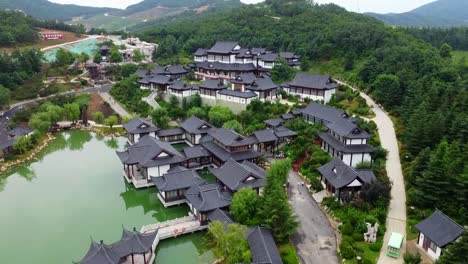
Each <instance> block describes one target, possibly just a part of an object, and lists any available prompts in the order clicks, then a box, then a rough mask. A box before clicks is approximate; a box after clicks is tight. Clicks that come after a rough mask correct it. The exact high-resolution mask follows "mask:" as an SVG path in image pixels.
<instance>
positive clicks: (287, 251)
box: [279, 244, 299, 264]
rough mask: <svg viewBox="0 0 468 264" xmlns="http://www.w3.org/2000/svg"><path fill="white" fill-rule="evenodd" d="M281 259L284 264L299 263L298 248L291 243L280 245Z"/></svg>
mask: <svg viewBox="0 0 468 264" xmlns="http://www.w3.org/2000/svg"><path fill="white" fill-rule="evenodd" d="M279 253H280V256H281V260H283V263H284V264H298V263H299V260H298V257H297V254H296V250H295V249H294V247H293V246H292V245H290V244H286V245H282V246H280V250H279Z"/></svg>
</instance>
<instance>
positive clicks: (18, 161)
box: [0, 133, 55, 172]
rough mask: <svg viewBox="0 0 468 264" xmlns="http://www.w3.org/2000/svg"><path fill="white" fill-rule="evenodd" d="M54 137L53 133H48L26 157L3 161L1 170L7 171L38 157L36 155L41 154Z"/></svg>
mask: <svg viewBox="0 0 468 264" xmlns="http://www.w3.org/2000/svg"><path fill="white" fill-rule="evenodd" d="M53 139H55V137H54V135H52V134H51V133H47V135H46V139H45V140H44V141H43V142H42V144H41V145H40V146H38V147H36V148H35V149H34V150H32V151H31V153H29V154H28V155H27V156H25V157H21V158H19V159H16V160H13V161H9V162H5V163H3V164H2V165H1V167H0V171H1V172H5V171H7V170H9V169H11V168H12V167H15V166H18V165H20V164H22V163H24V162H29V161H31V160H33V159H34V158H35V157H36V155H37V154H39V153H40V152H41V151H42V150H44V148H45V147H47V146H48V145H49V142H50V141H52V140H53Z"/></svg>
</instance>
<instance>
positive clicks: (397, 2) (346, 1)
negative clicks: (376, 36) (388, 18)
mask: <svg viewBox="0 0 468 264" xmlns="http://www.w3.org/2000/svg"><path fill="white" fill-rule="evenodd" d="M49 1H51V2H55V3H61V4H77V5H87V6H104V7H116V8H125V7H127V6H129V5H132V4H136V3H138V2H141V1H142V0H49ZM241 1H242V2H244V3H258V2H262V0H241ZM433 1H435V0H316V2H318V3H335V4H337V5H340V6H342V7H345V8H346V9H348V10H349V11H354V12H376V13H392V12H393V13H401V12H406V11H410V10H412V9H414V8H416V7H419V6H421V5H423V4H427V3H430V2H433Z"/></svg>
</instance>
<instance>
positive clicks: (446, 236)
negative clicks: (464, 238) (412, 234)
mask: <svg viewBox="0 0 468 264" xmlns="http://www.w3.org/2000/svg"><path fill="white" fill-rule="evenodd" d="M416 229H418V230H419V232H421V233H423V234H424V235H425V236H427V237H428V238H429V239H430V240H431V241H432V242H434V243H435V244H436V245H437V246H438V247H440V248H442V247H444V246H445V245H447V244H448V243H451V242H453V241H455V240H456V239H457V238H458V237H460V236H461V234H462V233H463V227H462V226H460V225H459V224H457V223H456V222H455V221H453V220H452V219H450V217H448V216H447V215H445V214H444V213H442V212H441V211H439V210H437V211H435V212H434V213H432V214H431V216H429V217H428V218H426V219H424V220H423V221H422V222H420V223H419V224H417V225H416Z"/></svg>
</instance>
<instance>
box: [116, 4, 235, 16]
mask: <svg viewBox="0 0 468 264" xmlns="http://www.w3.org/2000/svg"><path fill="white" fill-rule="evenodd" d="M219 3H220V4H228V5H232V6H239V5H241V2H240V1H239V0H144V1H142V2H140V3H138V4H134V5H131V6H129V7H127V8H126V9H125V10H122V11H119V12H116V14H118V15H121V16H128V15H131V14H135V13H139V12H144V11H147V10H150V9H152V8H155V7H167V8H187V9H193V8H199V7H203V6H212V5H215V4H219Z"/></svg>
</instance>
